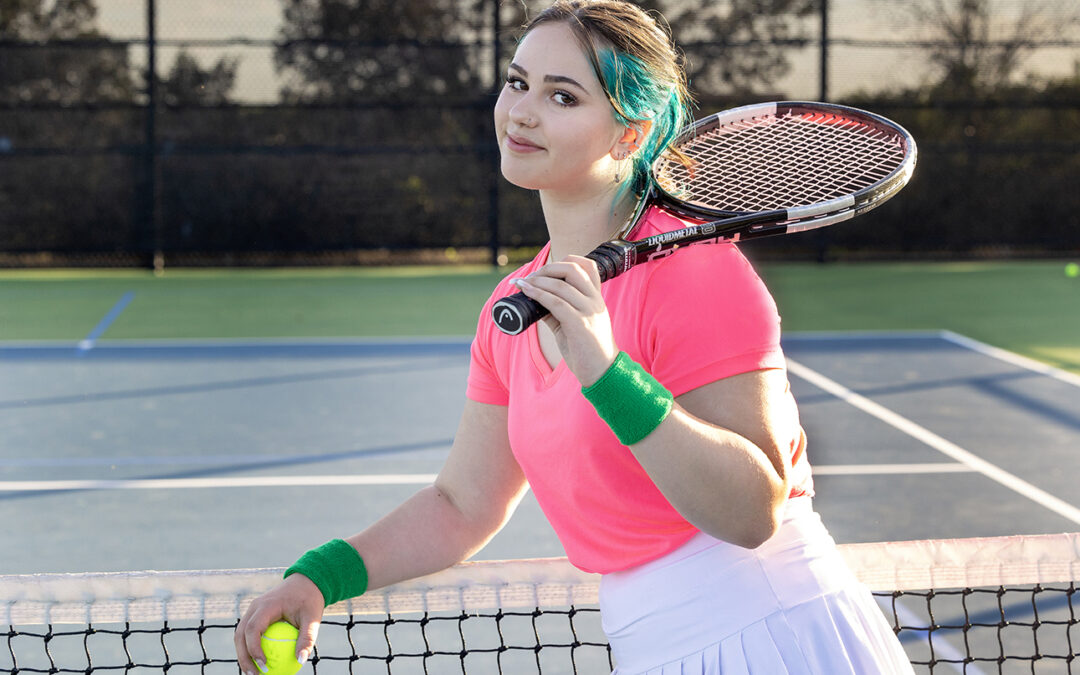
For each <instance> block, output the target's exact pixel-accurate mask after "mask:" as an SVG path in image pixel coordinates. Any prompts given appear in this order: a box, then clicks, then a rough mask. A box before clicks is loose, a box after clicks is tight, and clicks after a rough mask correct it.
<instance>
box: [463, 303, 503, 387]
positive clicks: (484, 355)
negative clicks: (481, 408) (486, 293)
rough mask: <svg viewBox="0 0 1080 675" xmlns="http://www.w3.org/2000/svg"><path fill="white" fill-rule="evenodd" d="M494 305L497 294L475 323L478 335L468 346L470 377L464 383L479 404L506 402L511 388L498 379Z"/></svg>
mask: <svg viewBox="0 0 1080 675" xmlns="http://www.w3.org/2000/svg"><path fill="white" fill-rule="evenodd" d="M500 297H501V295H500ZM493 304H494V295H493V296H492V299H489V300H488V301H487V302H486V303H485V304H484V308H483V309H482V310H481V311H480V318H479V320H478V321H477V324H476V336H475V337H474V338H473V341H472V346H471V347H470V348H469V378H468V382H467V383H466V386H465V396H466V397H467V398H469V399H470V400H473V401H476V402H477V403H490V404H492V405H507V403H508V402H509V401H510V391H509V388H508V387H507V385H506V383H504V382H503V381H502V380H501V379H500V378H499V375H498V371H497V369H496V367H495V350H494V345H493V339H494V337H495V336H494V330H495V328H494V326H495V323H494V322H493V321H492V320H491V319H490V317H491V308H492V306H493Z"/></svg>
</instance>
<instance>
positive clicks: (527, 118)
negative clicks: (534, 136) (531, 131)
mask: <svg viewBox="0 0 1080 675" xmlns="http://www.w3.org/2000/svg"><path fill="white" fill-rule="evenodd" d="M510 121H511V122H513V123H514V124H517V125H518V126H522V127H527V128H531V127H534V126H536V116H535V115H534V114H533V108H532V102H531V101H530V100H529V97H528V96H523V97H521V98H520V99H518V100H517V101H515V102H514V105H513V106H511V107H510Z"/></svg>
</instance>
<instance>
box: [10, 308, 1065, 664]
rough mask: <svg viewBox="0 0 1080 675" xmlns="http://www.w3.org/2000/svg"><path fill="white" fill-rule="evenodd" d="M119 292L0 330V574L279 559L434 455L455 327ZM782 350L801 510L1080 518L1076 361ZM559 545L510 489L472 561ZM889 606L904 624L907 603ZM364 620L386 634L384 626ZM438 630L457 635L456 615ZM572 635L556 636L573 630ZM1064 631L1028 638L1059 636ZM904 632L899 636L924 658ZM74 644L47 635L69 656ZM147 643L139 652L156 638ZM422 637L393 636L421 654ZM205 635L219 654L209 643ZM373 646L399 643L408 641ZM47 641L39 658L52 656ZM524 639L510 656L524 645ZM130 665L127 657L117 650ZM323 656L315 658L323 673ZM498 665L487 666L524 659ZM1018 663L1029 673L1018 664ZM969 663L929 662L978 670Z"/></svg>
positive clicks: (896, 518)
mask: <svg viewBox="0 0 1080 675" xmlns="http://www.w3.org/2000/svg"><path fill="white" fill-rule="evenodd" d="M126 307H127V305H126V303H125V302H124V296H120V299H119V300H118V301H117V302H116V303H115V304H113V305H112V306H111V309H108V311H103V312H101V313H100V316H99V320H98V321H97V323H96V324H94V328H93V329H92V330H89V331H88V332H86V333H83V334H82V337H81V338H80V339H76V340H69V339H64V340H19V341H14V340H9V341H6V342H4V343H2V345H0V383H2V384H0V431H2V433H0V522H2V523H3V524H2V525H0V538H2V540H3V541H4V542H7V545H5V547H4V548H5V551H4V554H3V557H4V565H3V571H4V573H5V574H39V573H55V572H91V571H92V572H114V571H116V572H119V571H129V570H151V569H152V570H212V569H234V568H264V567H280V566H284V565H287V564H289V563H290V562H291V561H292V560H293V559H294V557H295V555H296V554H297V553H298V552H300V551H303V550H306V549H307V548H310V547H312V546H315V545H318V544H320V543H322V542H323V541H326V540H327V539H328V538H331V537H335V536H341V535H345V534H349V533H352V532H354V531H356V530H358V529H360V528H363V527H364V526H366V525H368V524H369V523H371V522H373V521H374V520H375V519H376V518H377V517H379V516H380V515H381V514H383V513H385V512H386V511H387V510H388V509H390V508H392V507H393V506H394V505H396V504H397V503H398V502H400V501H401V500H402V499H403V498H405V497H406V496H408V495H409V494H411V493H412V492H413V491H415V490H416V489H418V488H419V487H420V486H421V485H423V484H425V483H428V482H430V480H431V479H432V478H433V475H434V474H435V473H436V472H437V471H438V468H439V466H440V465H441V462H442V459H443V458H444V457H445V455H446V452H447V451H448V449H449V446H450V443H451V441H452V437H453V433H454V429H455V426H456V423H457V417H458V415H459V414H460V411H461V407H462V404H463V390H464V380H465V375H466V373H467V368H468V339H466V338H459V337H448V338H446V337H444V338H439V337H412V338H385V337H368V338H303V337H297V338H273V339H269V338H267V339H254V338H233V339H225V338H220V339H206V338H202V339H196V338H187V339H143V340H134V339H127V340H115V339H108V334H109V332H110V330H111V327H112V326H114V324H116V323H117V322H118V321H120V320H121V317H122V315H123V313H124V311H125V309H126ZM785 349H786V352H787V354H788V357H789V359H790V370H791V381H792V386H793V389H794V391H795V395H796V397H797V399H798V400H799V402H800V411H801V414H802V416H803V423H804V426H805V427H806V430H807V433H808V436H809V438H810V446H809V452H810V456H811V461H812V463H813V464H814V466H815V471H816V477H815V482H816V487H817V497H816V500H815V501H816V506H817V509H818V511H819V512H820V513H821V514H822V516H823V518H824V519H825V521H826V524H827V525H828V526H829V528H830V529H831V531H832V533H833V535H834V537H835V538H836V539H837V540H838V541H839V542H841V543H853V542H884V541H898V540H919V539H943V538H967V537H992V536H999V535H1015V534H1044V533H1060V532H1073V531H1077V530H1078V529H1080V528H1078V526H1080V508H1078V507H1080V490H1078V488H1077V485H1076V480H1075V476H1076V475H1077V473H1078V472H1080V456H1078V455H1077V453H1076V452H1075V447H1076V442H1077V439H1078V438H1080V396H1078V392H1080V377H1078V376H1077V375H1075V374H1072V373H1069V372H1066V371H1062V370H1059V369H1056V368H1053V367H1050V366H1046V365H1043V364H1041V363H1037V362H1034V361H1031V360H1029V359H1027V358H1025V357H1021V356H1018V355H1016V354H1014V353H1012V352H1007V351H1003V350H1000V349H997V348H995V347H991V346H989V345H986V344H984V343H982V342H979V341H976V340H972V339H970V338H967V337H964V336H962V335H959V334H956V333H951V332H948V331H901V332H896V331H873V332H854V331H853V332H829V333H826V332H792V333H789V334H788V335H787V337H786V342H785ZM561 554H562V550H561V547H560V546H559V543H558V541H557V540H556V538H555V536H554V534H553V532H552V531H551V528H550V527H549V526H548V525H547V523H546V521H545V520H544V518H543V516H542V514H541V513H540V511H539V509H538V507H537V506H536V504H535V502H534V501H533V500H532V498H531V496H528V497H526V499H525V501H524V502H523V503H522V505H521V507H520V508H519V509H518V511H517V513H516V514H515V515H514V517H513V519H512V520H511V522H510V523H509V525H508V526H507V527H506V529H505V530H504V531H503V532H502V533H501V534H500V535H498V536H497V537H496V538H495V540H494V541H492V542H491V544H490V545H489V546H488V547H487V548H486V549H485V550H484V551H482V553H481V554H480V555H479V556H478V558H481V559H493V560H496V559H520V558H536V557H551V556H560V555H561ZM1072 588H1073V586H1072V585H1071V584H1070V585H1069V586H1068V589H1070V590H1068V591H1067V592H1066V595H1067V598H1068V599H1069V600H1071V598H1072V595H1073V593H1074V592H1075V591H1073V590H1071V589H1072ZM965 597H966V596H965ZM882 602H887V599H883V600H882ZM904 602H905V604H904V605H903V607H904V609H903V612H904V613H905V614H902V616H904V617H908V619H907V620H910V621H913V619H911V618H910V617H911V615H912V613H913V612H914V613H919V611H920V609H919V608H920V602H919V601H916V602H915V604H914V605H912V604H911V601H910V600H905V601H904ZM987 602H989V603H990V605H989V606H990V608H991V609H993V607H994V606H996V605H1000V603H1001V602H1002V600H1001V598H1000V597H997V596H995V597H993V598H991V599H990V600H988V601H987ZM1040 602H1041V601H1040ZM1034 604H1035V601H1034V600H1032V599H1031V598H1030V596H1029V595H1027V596H1022V597H1021V598H1020V599H1019V600H1016V601H1012V602H1010V603H1009V604H1008V606H1009V607H1012V608H1015V607H1016V606H1019V607H1021V613H1023V611H1022V608H1023V607H1025V606H1027V607H1030V606H1033V605H1034ZM958 607H959V606H958ZM1039 607H1040V609H1041V610H1042V611H1043V614H1042V617H1043V622H1044V623H1049V624H1053V621H1052V620H1050V619H1049V618H1048V615H1047V612H1056V613H1058V614H1060V613H1062V612H1065V613H1070V612H1072V611H1073V610H1072V607H1073V605H1072V604H1070V603H1069V602H1067V601H1060V599H1059V600H1058V601H1056V602H1055V603H1054V604H1053V605H1052V606H1049V605H1048V606H1047V607H1045V608H1044V607H1043V606H1042V604H1040V605H1039ZM970 611H972V610H970V608H968V607H964V608H962V609H961V608H957V609H954V610H949V611H948V612H946V614H947V615H948V617H952V618H955V616H957V615H958V613H959V614H960V615H962V616H965V617H966V616H968V614H969V612H970ZM1003 611H1004V610H1003ZM1015 611H1018V610H1015V609H1009V610H1008V612H1010V618H1013V617H1012V614H1011V613H1013V612H1015ZM982 613H984V612H982ZM975 614H976V615H977V614H979V612H976V613H975ZM459 615H460V612H458V613H454V614H452V617H451V619H453V618H457V617H459ZM512 616H513V615H512V614H507V615H505V617H504V618H501V619H500V621H506V622H511V621H512V619H511V617H512ZM572 616H573V615H572V614H571V617H572ZM898 616H901V615H900V614H898ZM563 617H564V618H565V615H563ZM939 619H940V617H939ZM519 620H520V621H521V622H523V624H524V625H523V627H518V628H516V629H515V628H512V627H511V626H510V625H502V626H501V627H500V629H499V630H500V638H499V639H512V638H510V637H508V636H512V635H514V633H515V632H519V633H520V632H522V631H524V633H526V634H531V632H532V631H533V630H534V629H535V621H536V619H535V618H530V615H529V614H527V613H526V614H524V615H522V617H519ZM898 620H900V621H905V619H903V618H901V619H898ZM1066 620H1068V619H1066ZM923 621H925V620H923ZM1073 621H1074V619H1073ZM1020 623H1021V625H1024V626H1028V625H1029V624H1028V623H1024V622H1023V621H1021V622H1020ZM177 625H178V624H177V623H176V622H173V626H174V627H175V626H177ZM224 625H226V626H227V625H228V623H226V624H224ZM349 625H350V626H352V629H354V628H356V626H355V625H353V624H352V623H351V622H350V624H349ZM372 629H373V630H375V631H376V632H377V633H378V634H379V635H383V632H384V631H385V626H384V625H383V624H382V623H380V622H378V621H377V622H376V623H375V624H374V625H373V628H372ZM342 630H344V631H348V630H351V628H348V627H346V628H343V629H342ZM442 630H443V633H447V634H450V635H452V636H457V635H459V634H462V633H463V630H462V629H461V628H460V626H459V625H457V624H453V623H451V625H448V626H446V627H444V628H443V629H442ZM579 630H585V629H578V628H574V629H573V631H574V634H575V637H574V640H575V642H574V644H582V645H585V646H587V645H590V644H593V642H591V641H590V639H589V638H587V637H586V638H583V637H581V635H578V633H577V631H579ZM1064 630H1065V631H1066V634H1065V635H1059V636H1058V637H1057V638H1056V641H1057V642H1059V644H1051V645H1046V644H1043V645H1042V646H1041V649H1042V653H1044V654H1045V653H1053V654H1058V653H1072V652H1075V647H1070V646H1068V645H1067V644H1066V643H1067V642H1068V640H1069V639H1070V638H1069V636H1068V635H1067V632H1068V631H1069V630H1072V629H1070V628H1065V629H1064ZM593 631H594V632H595V626H594V627H593ZM1031 631H1032V629H1031V628H1030V627H1028V628H1027V629H1026V630H1024V631H1023V632H1022V633H1020V634H1019V635H1020V637H1019V638H1018V639H1019V640H1020V641H1021V642H1022V643H1024V644H1022V645H1020V646H1018V647H1016V649H1017V651H1019V652H1020V653H1029V652H1030V651H1031V649H1030V648H1029V647H1028V646H1027V644H1026V643H1028V642H1030V641H1031V639H1030V634H1031ZM223 632H225V633H227V632H228V630H227V628H226V629H223ZM586 632H587V631H586ZM1059 632H1060V631H1059ZM1074 632H1075V631H1074ZM437 634H438V631H436V635H437ZM201 635H202V634H201V633H200V636H201ZM334 635H335V633H334V632H333V630H332V629H331V630H328V631H327V633H326V637H325V638H324V639H322V640H321V644H322V645H323V647H324V649H325V650H326V651H327V652H328V653H330V652H331V650H334V651H335V652H336V651H339V650H343V651H345V652H346V653H348V652H349V651H350V650H353V649H356V648H357V647H356V645H360V649H361V650H362V649H364V645H365V644H368V643H367V642H366V640H367V638H365V639H359V638H358V639H356V640H353V644H352V645H350V642H349V641H350V640H351V639H352V638H350V637H348V636H346V637H334ZM922 635H923V637H922V638H921V639H920V638H919V635H918V634H916V635H915V636H914V637H910V638H909V639H906V640H905V645H906V646H907V647H908V648H909V650H911V651H912V653H913V655H915V656H916V658H921V659H923V660H926V658H927V657H926V656H925V652H926V651H927V647H926V641H925V632H924V633H923V634H922ZM958 635H959V634H958ZM10 639H11V638H10V636H9V641H10ZM85 639H86V638H85V637H82V636H81V634H79V635H77V636H76V638H75V640H76V643H77V644H76V645H75V646H74V647H71V648H68V649H67V650H68V651H71V652H74V653H76V654H77V655H78V657H80V658H83V657H82V656H81V655H82V652H83V651H84V646H83V645H84V642H83V641H84V640H85ZM146 639H147V640H148V641H149V642H151V643H154V645H155V648H156V645H157V642H158V641H159V640H158V639H157V638H156V637H155V634H151V635H150V636H149V637H147V638H146ZM424 639H425V640H427V639H428V638H427V637H425V638H424ZM431 639H432V640H434V642H432V643H431V644H428V645H427V646H426V647H424V646H421V647H419V648H417V650H413V651H415V652H417V653H421V654H423V653H425V650H428V651H429V652H430V650H432V649H435V650H436V653H438V652H437V649H438V648H437V647H434V646H432V645H433V644H435V643H436V642H438V639H439V638H431ZM1010 639H1011V640H1014V641H1015V640H1016V639H1017V638H1015V637H1014V638H1010ZM1071 639H1072V640H1073V642H1074V643H1075V642H1076V639H1075V637H1072V638H1071ZM593 640H594V641H599V642H602V635H599V634H598V633H597V634H596V635H594V638H593ZM219 641H220V645H219V649H220V650H221V651H223V652H224V653H226V654H227V652H228V648H229V644H228V639H226V638H220V639H219ZM394 641H395V649H404V650H405V651H410V648H409V647H408V646H407V644H408V643H407V641H405V638H395V640H394ZM403 641H404V642H405V644H406V646H402V643H403ZM964 641H967V637H966V636H965V637H962V638H961V637H956V638H955V639H954V638H952V637H949V638H948V639H947V640H944V641H938V642H937V646H936V651H935V652H934V654H935V656H934V657H933V658H934V659H939V660H943V661H946V662H947V661H949V659H950V656H955V657H956V658H957V659H958V660H962V659H963V656H962V653H963V644H962V642H964ZM60 642H61V641H60V640H57V642H54V643H53V649H52V652H53V653H54V654H57V653H60V654H63V653H64V652H65V648H59V644H60ZM381 642H383V639H382V638H381V637H380V638H377V639H375V643H381ZM974 642H975V643H977V642H978V640H974ZM1004 642H1009V640H1005V641H1004ZM1044 642H1045V640H1044ZM474 644H475V641H474ZM950 645H952V646H950ZM943 647H944V648H945V649H944V651H942V649H943ZM991 647H994V648H996V647H995V646H994V645H991ZM372 648H373V649H376V651H377V649H378V647H377V646H375V647H372ZM124 649H132V648H130V647H127V646H125V647H124ZM200 649H207V648H206V647H200ZM455 649H456V648H452V649H450V650H449V651H450V652H454V650H455ZM504 649H505V648H504ZM575 649H576V652H577V656H576V658H575V657H572V658H571V660H572V661H574V664H573V665H572V666H560V665H550V666H545V668H544V670H543V672H604V667H605V664H606V654H604V653H599V655H593V656H590V655H589V654H587V653H585V652H584V651H583V650H584V649H585V647H584V646H582V647H577V648H575ZM595 649H596V650H598V651H600V652H602V651H603V650H602V649H601V648H600V647H596V648H595ZM950 649H954V650H955V651H952V652H951V651H949V650H950ZM114 651H121V652H122V650H120V649H119V648H114ZM480 651H483V649H481V650H480ZM492 651H496V652H498V649H497V648H496V649H493V650H492ZM524 651H525V652H526V657H527V658H526V661H528V662H529V663H532V660H533V659H535V658H538V657H537V656H536V655H534V654H532V652H530V651H529V650H528V649H526V650H524ZM571 651H572V652H573V651H574V650H571ZM1036 652H1037V653H1038V650H1036ZM410 653H411V652H410ZM499 653H500V656H501V652H499ZM956 654H961V656H956ZM128 658H133V659H135V662H138V657H126V656H120V657H119V659H120V662H122V663H124V662H127V659H128ZM329 658H332V657H329V656H328V657H324V660H323V661H322V667H321V668H319V671H321V672H339V671H338V670H335V668H336V667H337V666H335V665H334V662H333V661H329V660H325V659H329ZM506 658H509V657H506ZM83 660H84V661H85V658H83ZM451 660H453V659H451ZM150 662H153V659H152V658H151V659H150ZM195 662H198V659H195ZM398 663H399V664H400V663H401V661H400V660H399V661H398ZM506 663H512V661H509V662H507V661H504V662H501V663H500V664H499V665H498V668H500V669H502V672H527V671H525V670H524V669H522V670H520V671H519V670H517V669H515V667H513V666H507V665H506ZM26 664H27V660H26V658H23V659H22V660H21V661H20V667H21V668H26V667H27V666H26ZM381 664H382V662H381V661H379V662H378V664H377V665H379V667H381V668H385V666H383V665H381ZM947 665H948V664H947ZM1020 665H1021V666H1022V667H1023V668H1024V669H1025V670H1023V672H1032V670H1031V668H1033V666H1032V662H1030V661H1024V662H1022V663H1021V664H1020ZM39 666H41V667H42V668H43V669H44V670H45V671H47V670H48V668H50V667H52V666H50V665H48V664H44V665H42V664H40V663H39ZM1059 666H1061V662H1060V661H1053V662H1051V663H1050V665H1049V666H1047V667H1048V668H1049V669H1048V670H1039V671H1037V672H1063V671H1061V670H1055V668H1058V667H1059ZM5 667H7V666H5ZM424 667H425V668H430V666H428V665H426V664H425V666H424ZM978 667H979V666H977V665H975V664H969V666H968V669H967V670H966V671H964V670H963V669H962V667H961V666H955V667H953V668H952V669H951V670H950V669H940V668H939V669H935V670H934V671H932V672H968V673H982V672H997V671H996V670H995V669H993V668H991V669H984V670H979V669H978ZM82 668H85V666H80V667H78V668H76V669H77V670H78V671H79V672H81V669H82ZM359 672H368V671H364V670H361V671H359ZM372 672H383V671H382V670H376V671H372ZM393 672H399V671H397V670H394V671H393ZM401 672H412V671H407V670H406V671H401ZM417 672H445V671H443V670H441V669H440V668H439V667H434V668H433V669H430V670H425V671H419V670H418V671H417ZM469 672H488V670H485V669H484V667H483V666H481V667H479V668H478V669H476V670H474V669H473V668H470V670H469ZM491 672H495V670H492V671H491ZM1001 672H1013V671H1008V670H1003V671H1001ZM1016 672H1019V671H1016Z"/></svg>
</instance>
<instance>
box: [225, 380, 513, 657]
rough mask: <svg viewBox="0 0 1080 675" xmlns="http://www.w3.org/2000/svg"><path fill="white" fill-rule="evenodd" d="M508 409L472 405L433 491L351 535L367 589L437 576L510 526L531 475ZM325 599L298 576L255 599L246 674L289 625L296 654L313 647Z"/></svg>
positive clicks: (246, 622)
mask: <svg viewBox="0 0 1080 675" xmlns="http://www.w3.org/2000/svg"><path fill="white" fill-rule="evenodd" d="M506 414H507V412H506V408H505V407H503V406H493V405H485V404H481V403H475V402H473V401H467V402H466V404H465V410H464V412H463V414H462V418H461V423H460V424H459V426H458V431H457V434H456V436H455V438H454V444H453V447H452V448H451V450H450V456H449V457H448V458H447V460H446V464H445V465H444V466H443V468H442V471H441V472H440V473H439V476H438V477H437V478H436V480H435V483H434V485H432V486H429V487H426V488H424V489H422V490H420V491H419V492H418V493H416V494H415V495H413V496H412V497H411V498H409V499H408V500H406V501H405V502H404V503H403V504H402V505H401V506H399V507H398V508H396V509H394V510H393V511H391V512H390V513H389V514H388V515H386V516H385V517H383V518H382V519H380V520H379V521H378V522H376V523H375V524H373V525H372V526H371V527H369V528H367V529H366V530H364V531H363V532H360V533H359V534H355V535H353V536H352V537H349V538H348V539H347V541H348V542H349V543H350V544H352V545H353V546H354V547H355V548H356V549H357V551H358V552H359V553H360V555H361V557H362V558H363V559H364V566H365V567H366V568H367V572H368V588H369V589H375V588H380V587H382V586H387V585H390V584H393V583H396V582H399V581H404V580H406V579H411V578H414V577H418V576H423V575H425V574H431V573H433V572H437V571H439V570H441V569H444V568H446V567H449V566H450V565H453V564H455V563H458V562H460V561H462V560H464V559H465V558H468V557H469V556H471V555H472V554H474V553H475V552H476V551H478V550H480V548H482V547H483V546H484V544H486V543H487V542H488V541H489V540H490V539H491V537H493V536H494V535H495V533H496V532H498V531H499V529H500V528H501V527H502V526H503V525H504V524H505V523H506V520H507V519H508V518H509V517H510V515H511V514H512V513H513V510H514V508H515V507H516V506H517V504H518V502H519V501H520V500H521V497H522V496H523V495H524V493H525V489H526V483H525V477H524V475H523V474H522V472H521V469H520V467H518V464H517V461H516V460H515V459H514V456H513V454H512V453H511V452H510V441H509V437H508V435H507V426H506ZM323 605H324V602H323V596H322V594H321V593H320V592H319V589H318V588H317V587H316V586H315V584H313V583H312V582H311V581H310V580H309V579H307V578H306V577H304V576H303V575H300V574H294V575H292V576H290V577H289V578H288V579H286V580H285V581H283V582H282V583H280V584H279V585H278V586H277V587H275V588H274V589H273V590H271V591H269V592H268V593H266V594H265V595H263V596H261V597H259V598H257V599H256V600H255V601H254V602H253V603H252V605H251V607H250V608H249V609H248V611H247V613H246V614H245V615H244V617H243V619H241V621H240V623H239V625H238V626H237V629H236V634H235V638H234V641H235V643H236V652H237V658H238V659H239V662H240V665H241V668H243V669H244V672H245V673H255V672H256V671H255V670H254V666H253V664H252V661H254V660H258V661H264V657H263V654H262V647H261V645H260V636H261V635H262V633H263V631H265V630H266V627H267V626H269V625H270V624H271V623H273V622H275V621H278V620H285V621H288V622H289V623H292V624H293V625H294V626H296V627H297V628H299V629H300V637H299V638H298V639H297V643H296V648H297V654H298V656H300V655H303V656H304V657H306V655H307V654H308V653H310V650H311V648H312V647H313V646H314V644H315V637H316V635H317V633H318V627H319V621H320V620H321V618H322V611H323V608H324V606H323Z"/></svg>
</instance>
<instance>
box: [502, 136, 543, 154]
mask: <svg viewBox="0 0 1080 675" xmlns="http://www.w3.org/2000/svg"><path fill="white" fill-rule="evenodd" d="M506 147H507V148H509V149H510V150H513V151H514V152H538V151H540V150H543V148H542V147H540V146H539V145H537V144H536V143H533V142H532V141H530V140H529V139H527V138H524V137H522V136H515V135H514V134H507V135H506Z"/></svg>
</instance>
